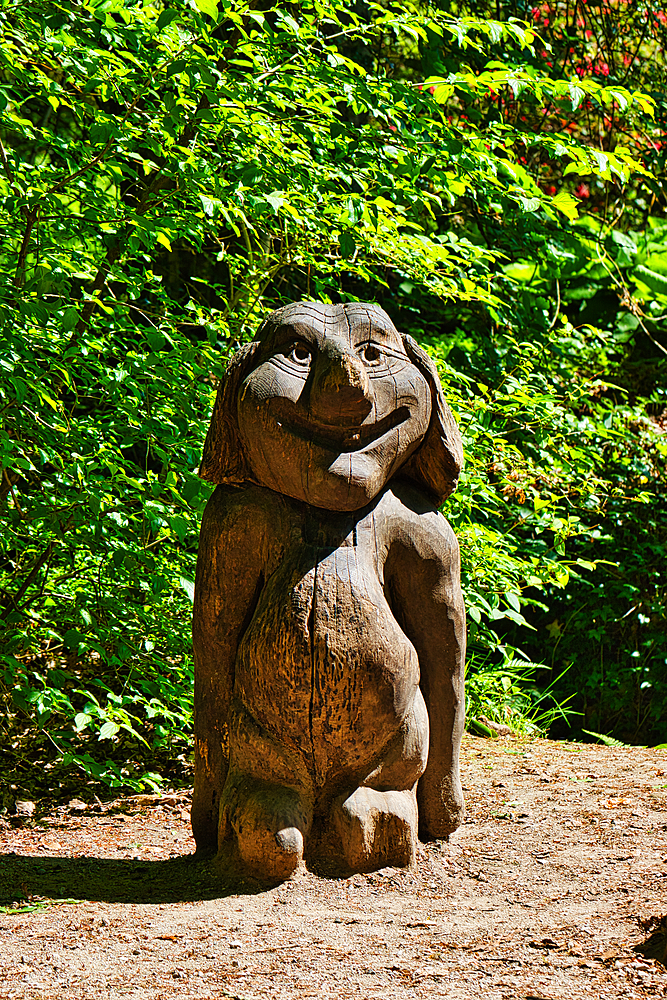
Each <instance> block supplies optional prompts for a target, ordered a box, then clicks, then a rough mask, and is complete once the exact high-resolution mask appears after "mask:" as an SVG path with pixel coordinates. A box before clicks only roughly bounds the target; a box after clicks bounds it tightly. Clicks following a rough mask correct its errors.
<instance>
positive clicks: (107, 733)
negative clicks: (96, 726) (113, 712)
mask: <svg viewBox="0 0 667 1000" xmlns="http://www.w3.org/2000/svg"><path fill="white" fill-rule="evenodd" d="M119 732H120V726H118V725H116V723H115V722H113V721H112V720H111V719H108V720H107V721H106V722H105V723H104V725H103V726H102V727H101V729H100V731H99V733H98V734H97V738H98V740H112V739H113V738H114V736H116V734H117V733H119Z"/></svg>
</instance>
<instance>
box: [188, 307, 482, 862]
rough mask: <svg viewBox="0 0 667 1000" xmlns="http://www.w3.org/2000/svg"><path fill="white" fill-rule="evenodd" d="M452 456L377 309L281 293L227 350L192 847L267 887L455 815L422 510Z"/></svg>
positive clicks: (203, 584)
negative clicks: (253, 329)
mask: <svg viewBox="0 0 667 1000" xmlns="http://www.w3.org/2000/svg"><path fill="white" fill-rule="evenodd" d="M461 458H462V452H461V443H460V438H459V434H458V430H457V428H456V423H455V421H454V419H453V417H452V415H451V412H450V410H449V408H448V407H447V404H446V402H445V400H444V398H443V396H442V392H441V389H440V384H439V381H438V378H437V372H436V371H435V367H434V366H433V364H432V362H431V361H430V359H429V358H428V356H427V355H426V354H425V352H423V351H422V349H421V348H419V347H418V345H417V344H416V343H415V342H414V341H412V340H411V338H407V337H404V336H403V335H401V334H399V333H398V332H397V331H396V330H395V328H394V327H393V324H392V323H391V320H390V319H389V317H388V316H387V315H386V314H385V313H384V312H383V311H382V310H380V309H379V308H378V307H377V306H372V305H365V304H363V303H362V304H359V303H354V304H351V305H345V306H324V305H321V304H318V303H294V304H292V305H291V306H287V307H283V308H282V309H280V310H277V312H276V313H273V314H271V316H270V317H269V318H268V320H267V321H266V323H265V324H264V325H263V327H262V328H261V330H260V332H259V334H258V337H257V340H256V342H255V343H253V344H252V345H248V346H247V347H246V348H244V349H243V350H242V352H239V355H238V356H237V359H236V360H235V361H234V362H233V363H232V365H231V366H230V371H229V374H228V376H227V378H226V380H223V383H222V384H221V386H220V389H219V391H218V396H217V401H216V406H215V410H214V414H213V418H212V422H211V429H210V431H209V435H208V437H207V440H206V445H205V449H204V458H203V461H202V469H201V474H202V475H203V476H205V477H206V478H209V479H211V480H213V481H217V482H218V483H219V485H218V488H217V489H216V490H215V492H214V494H213V496H212V498H211V500H210V501H209V504H208V505H207V508H206V512H205V515H204V520H203V523H202V530H201V543H200V552H199V560H198V565H197V580H196V590H195V608H194V625H193V639H194V649H195V730H196V772H195V793H194V799H193V809H192V825H193V832H194V835H195V840H196V842H197V846H198V849H199V850H204V851H215V850H218V851H219V852H221V853H222V854H225V852H226V853H227V854H228V853H229V852H230V851H231V852H233V853H234V854H235V855H236V856H237V858H238V859H239V860H240V862H242V863H243V864H244V865H245V867H246V868H247V869H249V870H250V871H252V872H253V873H254V874H256V875H258V876H259V877H262V878H267V879H271V880H278V879H283V878H286V877H288V876H289V875H290V874H291V873H292V872H293V871H294V870H295V868H296V867H297V866H298V865H299V864H300V863H301V862H302V861H303V860H305V861H306V863H307V864H309V865H310V866H311V867H313V868H315V869H317V868H318V866H319V868H321V869H323V870H327V871H331V870H338V871H341V872H343V871H364V870H370V869H372V868H377V867H383V866H384V865H387V864H393V865H407V864H411V863H413V861H414V857H415V848H416V842H417V836H418V830H419V834H420V835H421V836H422V837H425V838H433V837H446V836H447V835H448V834H449V833H450V832H452V830H454V829H456V827H457V826H458V825H459V823H460V822H461V820H462V817H463V809H464V806H463V796H462V792H461V785H460V780H459V746H460V741H461V735H462V731H463V714H464V695H463V664H464V657H465V615H464V609H463V600H462V597H461V591H460V584H459V553H458V546H457V542H456V539H455V537H454V534H453V532H452V530H451V528H450V527H449V525H448V524H447V521H446V520H445V519H444V517H443V516H442V515H441V514H440V513H439V512H438V510H437V506H438V504H439V503H440V502H441V501H442V499H443V498H444V496H446V495H448V494H449V493H451V491H452V490H453V489H454V487H455V485H456V480H457V477H458V473H459V470H460V467H461ZM417 803H419V820H418V818H417V817H418V810H417ZM418 824H419V827H418Z"/></svg>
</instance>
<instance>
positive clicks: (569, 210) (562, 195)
mask: <svg viewBox="0 0 667 1000" xmlns="http://www.w3.org/2000/svg"><path fill="white" fill-rule="evenodd" d="M551 204H552V205H553V207H554V208H557V209H558V211H559V212H562V213H563V215H565V216H567V218H568V219H569V220H570V221H571V222H572V221H573V220H574V219H576V218H577V217H578V215H579V205H578V202H577V200H576V199H575V198H573V197H572V195H571V194H569V193H568V192H567V191H559V192H558V194H557V195H556V196H555V197H554V198H552V199H551Z"/></svg>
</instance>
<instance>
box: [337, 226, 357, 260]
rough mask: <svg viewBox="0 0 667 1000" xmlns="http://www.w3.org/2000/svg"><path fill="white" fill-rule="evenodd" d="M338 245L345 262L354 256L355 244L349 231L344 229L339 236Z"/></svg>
mask: <svg viewBox="0 0 667 1000" xmlns="http://www.w3.org/2000/svg"><path fill="white" fill-rule="evenodd" d="M339 244H340V254H341V257H344V258H345V260H349V258H350V257H352V256H353V255H354V251H355V250H356V249H357V244H356V242H355V239H354V236H353V234H352V231H351V230H350V229H346V230H344V231H343V232H342V233H341V234H340V236H339Z"/></svg>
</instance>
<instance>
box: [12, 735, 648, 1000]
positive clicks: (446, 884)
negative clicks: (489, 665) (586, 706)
mask: <svg viewBox="0 0 667 1000" xmlns="http://www.w3.org/2000/svg"><path fill="white" fill-rule="evenodd" d="M464 782H465V786H466V794H467V801H468V819H467V821H466V823H465V825H464V826H463V827H462V828H461V829H460V830H459V831H458V832H457V833H456V834H455V835H454V837H453V838H452V841H451V843H449V844H444V843H442V844H440V843H436V844H430V845H427V846H426V847H424V848H422V849H421V851H420V858H419V866H418V870H417V871H416V872H412V871H402V870H400V871H399V870H397V869H385V870H383V871H381V872H376V873H374V874H372V875H364V876H362V875H356V876H354V877H353V878H351V879H346V880H329V879H321V878H317V877H316V876H314V875H311V874H303V875H300V876H298V877H297V878H296V879H294V880H293V881H291V882H289V883H286V884H284V885H283V886H280V887H278V888H276V889H272V890H270V891H268V892H259V891H257V889H256V887H255V888H253V886H252V885H250V884H243V883H239V882H236V883H233V884H232V883H226V884H220V882H219V881H218V882H217V883H216V882H215V881H214V880H213V878H212V874H211V871H210V868H209V867H208V866H207V865H205V864H203V863H194V862H193V861H192V860H189V859H188V858H187V857H186V856H185V855H187V854H188V853H189V852H191V851H192V850H193V846H194V845H193V842H192V840H191V839H190V833H189V823H188V813H187V805H188V802H187V798H186V797H184V796H181V797H178V796H176V797H173V798H171V799H169V798H166V799H163V801H162V802H161V803H159V804H155V803H154V802H150V801H143V802H142V801H141V799H137V798H135V799H131V800H126V801H125V802H123V803H119V802H116V804H115V806H114V807H113V809H111V810H110V809H108V807H107V808H104V809H102V808H100V807H99V806H98V807H93V808H92V809H91V808H85V809H82V808H79V809H78V810H77V808H76V805H75V806H74V807H70V808H60V809H56V810H54V811H51V812H49V813H47V814H45V815H39V812H38V813H37V817H38V818H32V819H30V820H27V821H25V822H24V825H22V826H17V825H16V823H17V822H20V820H19V821H17V820H14V825H10V823H9V822H4V821H0V822H2V823H3V825H2V828H0V850H1V851H2V855H1V856H0V895H1V897H2V899H1V900H0V901H1V902H4V903H6V904H7V905H9V904H10V903H11V901H12V900H14V901H22V902H19V903H18V904H15V907H14V909H13V910H9V911H8V912H4V913H0V997H2V998H3V1000H4V998H24V997H25V998H40V1000H42V998H44V1000H51V998H54V1000H55V998H56V997H57V998H59V1000H60V998H64V1000H69V998H77V1000H84V998H93V997H95V998H97V997H102V998H108V1000H115V998H117V997H137V998H141V1000H160V998H169V1000H172V998H176V997H178V998H179V1000H180V998H183V1000H189V998H201V1000H208V998H211V1000H212V998H218V997H228V998H233V997H236V998H240V1000H251V998H257V997H263V996H266V997H275V998H277V1000H281V998H292V997H295V998H296V997H298V998H304V1000H305V998H309V997H336V998H339V997H340V998H348V997H350V998H352V997H354V998H361V1000H370V998H373V997H381V998H383V1000H387V998H391V1000H394V998H396V1000H399V998H404V997H409V998H419V1000H421V998H427V997H429V998H430V997H434V996H435V997H438V996H442V997H448V998H471V1000H472V998H475V1000H479V998H480V997H482V998H483V1000H500V998H508V1000H509V998H512V1000H514V998H516V997H519V998H525V1000H538V998H539V1000H541V998H553V1000H556V998H557V1000H563V998H567V1000H577V998H583V997H587V998H588V997H594V998H596V1000H604V998H608V997H614V998H617V997H618V998H621V997H623V998H626V997H628V998H635V997H642V998H643V997H656V996H657V997H663V996H664V997H667V967H666V965H663V964H661V962H659V961H658V960H656V958H651V957H649V958H647V957H644V956H643V955H641V954H638V953H637V952H635V951H634V950H633V948H634V946H635V945H637V944H641V943H642V942H643V941H644V940H645V938H647V937H648V936H649V933H650V930H651V928H650V927H649V928H648V930H647V931H646V932H644V931H643V930H642V929H641V928H640V926H639V924H638V920H643V921H649V920H650V918H652V917H655V918H658V917H660V916H661V915H663V914H667V809H666V808H665V799H666V793H667V753H666V752H665V751H658V750H638V749H609V748H607V747H598V746H581V745H579V744H564V743H551V742H547V741H543V740H536V741H531V742H528V743H526V742H518V741H516V740H512V739H502V740H497V741H491V740H482V739H475V738H473V737H467V738H466V742H465V748H464ZM58 899H60V900H66V901H65V902H52V901H53V900H58ZM75 900H79V902H75ZM26 901H28V902H27V904H26ZM27 906H33V907H35V908H34V909H31V910H29V912H26V908H27ZM666 943H667V942H666V941H665V936H664V934H663V933H662V932H661V931H657V932H656V933H654V934H653V935H652V937H651V939H650V944H649V951H651V952H652V954H654V955H656V954H658V953H659V954H660V956H661V957H662V958H663V959H664V961H665V963H667V956H666V955H665V954H664V949H665V946H666Z"/></svg>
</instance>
